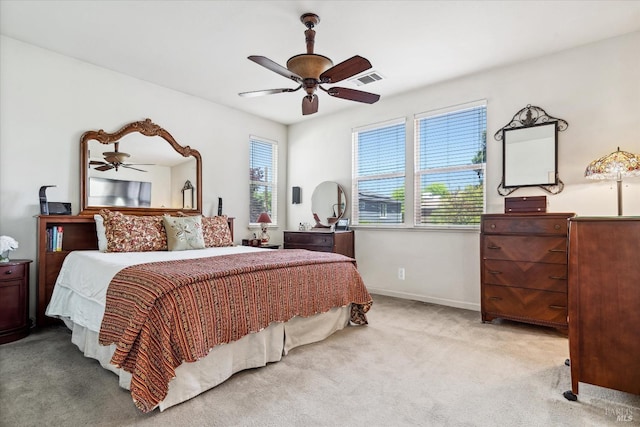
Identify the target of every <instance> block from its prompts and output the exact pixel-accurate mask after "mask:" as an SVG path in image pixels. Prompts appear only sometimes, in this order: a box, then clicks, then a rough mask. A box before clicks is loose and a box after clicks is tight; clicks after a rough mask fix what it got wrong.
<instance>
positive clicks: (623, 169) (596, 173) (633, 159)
mask: <svg viewBox="0 0 640 427" xmlns="http://www.w3.org/2000/svg"><path fill="white" fill-rule="evenodd" d="M584 176H585V177H587V178H589V179H611V180H614V179H615V180H619V179H621V178H623V177H625V176H640V157H638V156H636V155H635V154H632V153H629V152H627V151H620V147H618V151H614V152H613V153H611V154H608V155H606V156H604V157H601V158H599V159H596V160H594V161H592V162H591V163H589V166H587V169H586V170H585V172H584Z"/></svg>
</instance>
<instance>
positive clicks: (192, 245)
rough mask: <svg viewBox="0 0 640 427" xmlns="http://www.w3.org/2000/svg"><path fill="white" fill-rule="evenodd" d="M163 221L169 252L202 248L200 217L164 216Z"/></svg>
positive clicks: (202, 238)
mask: <svg viewBox="0 0 640 427" xmlns="http://www.w3.org/2000/svg"><path fill="white" fill-rule="evenodd" d="M163 221H164V228H165V230H166V232H167V246H168V249H169V250H170V251H184V250H187V249H203V248H204V237H203V235H202V216H200V215H198V216H181V217H173V216H169V215H165V216H164V218H163Z"/></svg>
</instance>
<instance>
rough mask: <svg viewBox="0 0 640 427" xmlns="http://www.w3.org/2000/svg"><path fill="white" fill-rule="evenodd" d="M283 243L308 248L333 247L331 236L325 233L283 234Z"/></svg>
mask: <svg viewBox="0 0 640 427" xmlns="http://www.w3.org/2000/svg"><path fill="white" fill-rule="evenodd" d="M284 241H285V243H299V244H305V245H309V246H328V247H331V246H333V236H332V235H330V234H326V233H313V232H311V233H300V234H298V233H285V236H284Z"/></svg>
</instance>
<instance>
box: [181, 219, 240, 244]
mask: <svg viewBox="0 0 640 427" xmlns="http://www.w3.org/2000/svg"><path fill="white" fill-rule="evenodd" d="M178 216H183V217H185V216H188V215H187V214H185V213H184V212H178ZM202 234H203V236H204V246H205V247H207V248H214V247H220V246H233V240H232V239H231V230H230V229H229V223H228V221H227V216H226V215H220V216H203V217H202Z"/></svg>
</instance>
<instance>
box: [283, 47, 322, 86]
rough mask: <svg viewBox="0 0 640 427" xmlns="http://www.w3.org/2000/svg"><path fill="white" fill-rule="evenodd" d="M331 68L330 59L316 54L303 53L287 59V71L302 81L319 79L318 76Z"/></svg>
mask: <svg viewBox="0 0 640 427" xmlns="http://www.w3.org/2000/svg"><path fill="white" fill-rule="evenodd" d="M331 67H333V62H332V61H331V59H329V58H327V57H326V56H323V55H318V54H316V53H303V54H300V55H295V56H292V57H291V58H289V60H288V61H287V69H288V70H289V71H291V72H293V73H295V74H297V75H299V76H300V77H302V78H304V79H315V80H318V79H319V78H320V74H322V73H324V72H325V71H327V70H328V69H329V68H331Z"/></svg>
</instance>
